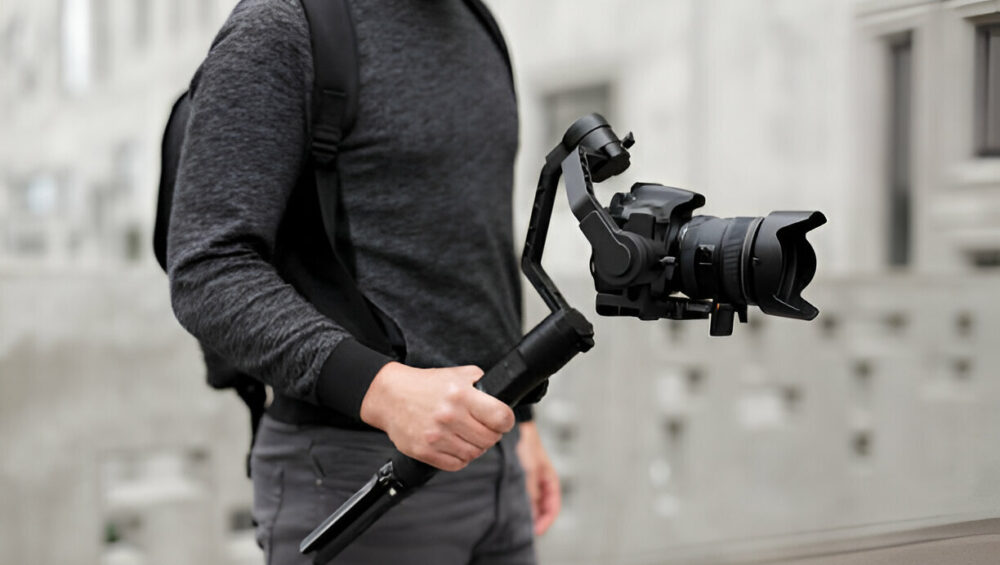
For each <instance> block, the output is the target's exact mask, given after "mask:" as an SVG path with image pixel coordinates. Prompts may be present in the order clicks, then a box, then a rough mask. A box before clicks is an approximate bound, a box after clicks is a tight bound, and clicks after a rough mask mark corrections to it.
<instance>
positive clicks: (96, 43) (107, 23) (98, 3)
mask: <svg viewBox="0 0 1000 565" xmlns="http://www.w3.org/2000/svg"><path fill="white" fill-rule="evenodd" d="M90 3H91V6H90V13H91V16H90V18H91V26H90V27H91V30H90V31H91V36H90V38H89V41H90V43H91V46H92V47H91V49H92V50H93V60H92V62H91V64H92V65H93V72H94V78H95V79H97V80H103V79H106V78H107V77H108V76H109V75H110V74H111V48H112V44H111V42H112V33H111V11H110V6H109V5H108V3H109V0H90Z"/></svg>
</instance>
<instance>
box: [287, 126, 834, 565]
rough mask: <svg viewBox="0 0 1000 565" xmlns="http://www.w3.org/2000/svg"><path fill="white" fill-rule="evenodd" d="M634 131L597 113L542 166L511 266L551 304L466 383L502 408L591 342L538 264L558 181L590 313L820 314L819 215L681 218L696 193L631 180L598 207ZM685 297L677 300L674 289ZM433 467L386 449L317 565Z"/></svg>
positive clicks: (716, 327) (340, 514)
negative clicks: (583, 243)
mask: <svg viewBox="0 0 1000 565" xmlns="http://www.w3.org/2000/svg"><path fill="white" fill-rule="evenodd" d="M634 142H635V140H634V138H633V137H632V134H631V133H630V134H628V135H626V136H625V138H624V139H619V138H618V136H617V135H616V134H615V132H614V131H613V130H612V129H611V126H610V125H609V124H608V122H607V121H606V120H605V119H604V118H603V117H601V116H600V115H598V114H590V115H588V116H585V117H583V118H581V119H580V120H577V122H576V123H574V124H573V125H572V126H571V127H570V128H569V130H568V131H567V132H566V135H565V136H564V137H563V140H562V142H561V143H559V145H557V146H556V147H555V149H553V150H552V152H550V153H549V155H548V156H547V157H546V159H545V165H544V167H543V168H542V173H541V178H540V179H539V182H538V190H537V192H536V193H535V201H534V207H533V208H532V213H531V220H530V222H529V224H528V235H527V239H526V241H525V244H524V254H523V257H522V261H521V269H522V270H523V271H524V274H525V276H526V277H527V278H528V280H529V281H530V282H531V284H532V285H533V286H534V287H535V290H537V291H538V293H539V294H540V295H541V297H542V299H543V300H544V301H545V304H546V305H547V306H548V307H549V309H550V310H551V311H552V313H551V314H549V316H548V317H546V318H545V319H544V320H543V321H542V322H541V323H540V324H538V325H537V326H536V327H535V328H534V329H533V330H531V332H529V333H528V334H527V335H526V336H525V337H524V338H523V339H522V340H521V342H520V343H519V344H518V345H517V346H516V347H515V348H514V349H512V350H511V351H510V352H508V353H507V354H506V355H505V356H504V357H503V359H501V360H500V361H499V362H498V363H497V364H495V365H494V366H493V367H492V368H491V369H490V370H489V371H487V372H486V374H484V375H483V377H482V378H481V379H480V380H479V382H477V383H476V388H478V389H479V390H482V391H483V392H486V393H487V394H490V395H492V396H494V397H496V398H498V399H500V400H502V401H503V402H505V403H507V404H508V405H510V406H516V405H517V404H519V403H521V402H522V401H532V402H533V401H537V400H538V399H540V398H541V396H542V395H543V394H544V391H545V387H546V385H547V383H548V379H549V377H551V376H552V375H553V374H555V373H556V372H557V371H558V370H559V369H561V368H562V367H563V366H565V365H566V364H567V363H569V361H570V360H571V359H573V357H575V356H576V355H577V354H578V353H583V352H586V351H589V350H590V349H591V348H592V347H593V346H594V339H593V337H594V331H593V327H592V326H591V324H590V322H588V321H587V319H586V318H585V317H584V316H583V314H581V313H580V312H578V311H577V310H575V309H573V308H571V307H570V306H569V304H568V303H567V302H566V299H565V298H564V297H563V296H562V294H561V293H560V292H559V289H558V288H556V285H555V283H553V282H552V279H551V278H549V276H548V274H547V273H546V272H545V269H544V268H543V267H542V263H541V261H542V254H543V252H544V250H545V240H546V237H547V235H548V228H549V220H550V219H551V216H552V206H553V203H554V202H555V196H556V192H557V190H558V187H559V179H560V178H561V177H562V178H564V179H565V184H566V192H567V195H568V197H569V203H570V207H571V208H572V210H573V213H574V215H575V216H576V217H577V219H579V221H580V229H581V230H582V231H583V233H584V235H585V236H586V238H587V240H588V241H589V242H590V245H591V247H592V248H593V256H592V258H591V273H592V275H593V277H594V283H595V287H596V289H597V292H598V294H597V312H598V313H599V314H601V315H604V316H635V317H638V318H640V319H644V320H654V319H659V318H670V319H678V320H689V319H704V318H711V333H712V335H729V334H731V333H732V329H733V323H734V316H739V319H740V320H741V321H743V322H745V321H746V315H747V305H749V304H755V305H757V306H759V307H760V308H761V310H763V311H764V312H765V313H769V314H774V315H779V316H785V317H791V318H799V319H806V320H811V319H813V318H815V317H816V315H817V314H818V313H819V311H818V310H817V309H816V308H815V307H813V306H812V305H811V304H809V303H808V302H806V301H805V300H803V299H802V297H801V291H802V289H804V288H805V286H806V285H807V284H808V283H809V282H810V280H811V279H812V276H813V274H814V273H815V270H816V256H815V254H814V253H813V250H812V247H811V246H810V245H809V244H808V242H806V240H805V233H806V232H808V231H810V230H812V229H813V228H815V227H817V226H819V225H822V224H823V223H825V222H826V218H825V217H824V216H823V214H822V213H820V212H774V213H772V214H771V215H769V216H767V217H763V218H760V217H758V218H732V219H720V218H715V217H711V216H697V217H693V218H692V216H691V212H692V211H693V210H695V209H696V208H698V207H700V206H701V205H703V204H704V203H705V199H704V197H703V196H701V195H700V194H696V193H693V192H689V191H686V190H681V189H677V188H671V187H666V186H662V185H654V184H636V185H635V186H633V187H632V190H631V192H630V193H629V194H616V195H615V196H614V198H613V199H612V203H611V206H610V207H609V208H607V209H605V208H604V207H602V206H601V205H600V204H599V203H598V201H597V199H596V198H595V196H594V191H593V183H595V182H602V181H604V180H607V179H608V178H610V177H612V176H615V175H618V174H621V173H622V172H624V171H625V170H626V169H627V168H628V167H629V164H630V161H629V159H630V157H629V153H628V149H629V148H630V147H631V146H632V145H633V144H634ZM678 292H683V293H684V294H685V295H686V296H678V295H676V293H678ZM437 472H438V470H437V469H435V468H433V467H431V466H429V465H427V464H425V463H422V462H420V461H417V460H415V459H412V458H410V457H408V456H406V455H404V454H402V453H400V452H398V451H397V452H396V453H395V454H394V455H393V456H392V458H391V459H390V460H389V461H388V462H386V463H385V464H384V465H383V466H382V467H381V468H380V469H379V470H378V471H377V472H376V473H375V475H374V476H372V478H371V479H370V480H369V481H368V483H367V484H365V485H364V486H363V487H362V488H361V489H360V490H358V491H357V492H356V493H355V494H354V495H353V496H351V498H350V499H348V500H347V501H346V502H344V504H342V505H341V506H340V508H338V509H337V510H336V511H335V512H334V513H333V514H332V515H331V516H330V517H329V518H327V519H326V520H325V521H324V522H323V523H322V524H321V525H319V526H318V527H317V528H316V529H315V530H313V532H312V533H310V534H309V535H308V536H307V537H306V538H305V539H304V540H302V543H301V545H300V548H299V549H300V550H301V551H302V553H312V552H316V555H315V558H314V562H315V563H317V564H318V565H325V564H326V563H327V562H329V561H330V560H331V559H333V558H334V557H335V556H336V555H338V554H339V553H340V552H341V551H343V549H344V548H345V547H347V546H348V545H350V544H351V542H353V541H354V540H355V539H356V538H357V537H358V536H360V535H361V534H362V533H364V531H365V530H367V529H368V528H369V527H370V526H371V525H372V524H373V523H375V521H376V520H378V519H379V517H381V516H382V515H383V514H385V513H386V512H387V511H389V509H391V508H392V507H393V506H395V505H396V504H398V503H399V502H400V501H401V500H402V499H404V498H405V497H406V496H407V495H409V494H410V493H412V492H413V491H414V490H416V489H417V488H419V487H420V486H422V485H423V484H425V483H426V482H427V481H428V480H430V478H431V477H433V476H434V475H435V474H436V473H437Z"/></svg>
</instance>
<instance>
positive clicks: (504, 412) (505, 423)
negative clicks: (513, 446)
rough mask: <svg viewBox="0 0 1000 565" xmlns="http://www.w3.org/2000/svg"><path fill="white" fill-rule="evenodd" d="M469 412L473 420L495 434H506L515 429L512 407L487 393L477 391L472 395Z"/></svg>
mask: <svg viewBox="0 0 1000 565" xmlns="http://www.w3.org/2000/svg"><path fill="white" fill-rule="evenodd" d="M469 412H471V413H472V417H473V418H475V419H476V420H478V421H479V422H480V423H482V424H483V425H484V426H486V427H487V428H489V429H490V430H492V431H494V432H497V433H501V434H505V433H507V432H509V431H510V430H511V429H512V428H513V427H514V411H513V410H511V409H510V406H507V405H506V404H504V403H503V402H500V401H499V400H497V399H496V398H493V397H492V396H490V395H488V394H486V393H485V392H480V391H478V390H477V391H474V393H473V394H472V395H470V397H469Z"/></svg>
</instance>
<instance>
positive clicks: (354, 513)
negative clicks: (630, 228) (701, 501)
mask: <svg viewBox="0 0 1000 565" xmlns="http://www.w3.org/2000/svg"><path fill="white" fill-rule="evenodd" d="M631 145H632V138H631V134H630V135H629V136H626V138H625V140H624V141H623V140H619V139H618V137H617V136H616V135H615V133H614V132H613V131H612V130H611V126H610V125H608V123H607V121H606V120H605V119H604V118H603V117H601V116H600V115H598V114H591V115H589V116H586V117H584V118H581V119H580V120H578V121H577V122H576V123H575V124H573V126H572V127H570V129H569V130H568V131H567V132H566V136H565V137H564V138H563V140H562V142H561V143H560V144H559V145H558V146H556V148H555V149H553V151H552V152H551V153H549V155H548V156H547V157H546V161H545V166H544V167H543V168H542V174H541V178H540V179H539V182H538V190H537V192H536V193H535V202H534V207H533V209H532V213H531V220H530V222H529V224H528V235H527V239H526V241H525V244H524V255H523V256H522V260H521V268H522V270H523V271H524V274H525V276H526V277H527V278H528V280H529V281H530V282H531V284H532V285H533V286H534V287H535V289H536V290H537V291H538V293H539V294H540V295H541V296H542V299H543V300H544V301H545V303H546V305H547V306H548V307H549V308H550V309H551V310H552V313H551V314H550V315H549V316H548V317H547V318H545V319H544V320H543V321H542V322H541V323H540V324H538V325H537V326H535V328H534V329H533V330H531V332H529V333H528V334H527V335H526V336H525V337H524V338H523V339H522V340H521V341H520V343H518V344H517V346H515V347H514V349H512V350H511V351H509V352H508V353H507V354H506V355H505V356H504V357H503V359H501V360H500V362H498V363H497V364H496V365H494V366H493V367H492V368H490V370H489V371H487V372H486V373H485V374H484V375H483V377H482V378H481V379H480V380H479V381H478V382H477V383H476V388H478V389H479V390H481V391H483V392H485V393H487V394H489V395H491V396H494V397H496V398H497V399H499V400H501V401H503V402H505V403H506V404H508V405H510V406H511V407H513V406H516V405H517V404H518V403H519V402H520V401H521V400H522V399H523V398H525V396H527V395H528V394H529V393H530V392H532V391H533V390H535V389H536V388H538V387H539V386H542V385H544V384H545V383H546V381H547V380H548V379H549V377H551V376H552V375H553V374H555V373H556V372H557V371H558V370H559V369H561V368H562V367H563V366H565V365H566V364H567V363H569V361H570V360H571V359H572V358H573V357H575V356H576V355H577V354H578V353H582V352H586V351H589V350H590V349H591V348H592V347H593V346H594V339H593V337H594V330H593V326H591V324H590V322H588V321H587V319H586V318H585V317H584V316H583V314H581V313H580V312H578V311H577V310H575V309H573V308H571V307H570V306H569V304H568V303H567V302H566V299H565V298H563V296H562V294H561V293H560V292H559V289H558V288H556V286H555V283H553V282H552V279H551V278H549V276H548V274H547V273H546V272H545V269H544V268H543V267H542V264H541V260H542V253H543V252H544V250H545V239H546V236H547V235H548V229H549V220H550V219H551V216H552V205H553V203H554V201H555V194H556V192H557V190H558V187H559V178H560V176H561V175H562V173H563V170H564V169H567V167H568V168H569V169H568V170H571V171H572V170H573V167H574V164H575V165H576V166H577V167H581V168H585V170H584V171H583V172H582V173H581V174H585V175H589V176H588V178H594V180H596V181H598V182H599V181H601V180H604V179H606V178H608V177H610V176H613V175H616V174H619V173H621V172H622V171H624V170H625V169H626V168H628V166H629V155H628V151H627V149H628V147H630V146H631ZM580 150H583V151H585V152H586V154H587V156H588V159H587V160H586V162H585V163H583V162H581V161H579V160H574V159H572V157H574V156H575V157H577V159H579V158H580V155H579V154H577V153H575V152H577V151H580ZM576 186H578V183H574V187H576ZM588 186H589V183H588ZM574 190H575V189H574ZM580 198H581V196H580V195H578V194H571V195H570V200H571V204H573V208H574V212H575V213H577V215H579V212H578V206H577V205H576V202H574V201H579V199H580ZM582 198H584V199H585V197H582ZM587 204H591V205H592V207H594V208H597V209H599V210H600V206H599V205H598V204H597V202H596V200H594V199H593V197H592V195H591V198H590V199H589V202H582V203H581V204H580V206H586V205H587ZM600 211H602V212H603V210H600ZM437 472H438V470H437V469H435V468H433V467H431V466H430V465H427V464H426V463H422V462H420V461H417V460H416V459H413V458H411V457H408V456H406V455H404V454H403V453H401V452H399V451H397V452H396V453H395V454H394V455H393V456H392V458H391V459H390V460H389V461H388V462H386V463H385V464H384V465H383V466H382V467H381V468H380V469H379V470H378V471H377V472H376V473H375V475H373V476H372V478H371V479H369V481H368V483H367V484H365V486H364V487H362V488H361V490H359V491H358V492H356V493H355V494H354V495H353V496H351V498H349V499H348V500H347V501H346V502H345V503H344V504H342V505H341V506H340V508H338V509H337V510H336V511H335V512H334V513H333V514H331V515H330V517H328V518H327V519H326V520H325V521H323V523H322V524H320V525H319V526H318V527H317V528H316V529H315V530H313V531H312V533H310V534H309V535H308V536H306V538H305V539H303V540H302V543H301V544H300V546H299V550H300V551H301V552H302V553H312V552H316V556H315V558H314V561H313V562H314V563H316V564H317V565H326V563H328V562H329V561H330V560H331V559H333V558H334V557H336V556H337V555H338V554H340V552H341V551H343V550H344V549H345V548H346V547H347V546H348V545H350V544H351V543H352V542H353V541H354V540H355V539H357V538H358V536H360V535H361V534H362V533H364V532H365V531H366V530H367V529H368V528H369V527H370V526H371V525H372V524H374V523H375V522H376V521H377V520H378V519H379V518H380V517H381V516H382V515H383V514H385V513H386V512H388V511H389V509H391V508H392V507H393V506H395V505H396V504H398V503H399V502H400V501H401V500H403V499H404V498H406V496H408V495H409V494H411V493H412V492H413V491H414V490H416V489H417V488H419V487H420V486H422V485H424V484H425V483H426V482H427V481H429V480H430V479H431V478H432V477H433V476H434V475H435V474H437Z"/></svg>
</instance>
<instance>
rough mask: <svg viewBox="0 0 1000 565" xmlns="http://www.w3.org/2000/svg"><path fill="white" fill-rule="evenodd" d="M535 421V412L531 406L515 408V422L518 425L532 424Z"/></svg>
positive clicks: (525, 405) (524, 405)
mask: <svg viewBox="0 0 1000 565" xmlns="http://www.w3.org/2000/svg"><path fill="white" fill-rule="evenodd" d="M534 419H535V411H534V410H532V409H531V405H530V404H523V405H519V406H515V407H514V420H515V421H516V422H517V423H518V424H521V423H524V422H530V421H532V420H534Z"/></svg>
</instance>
